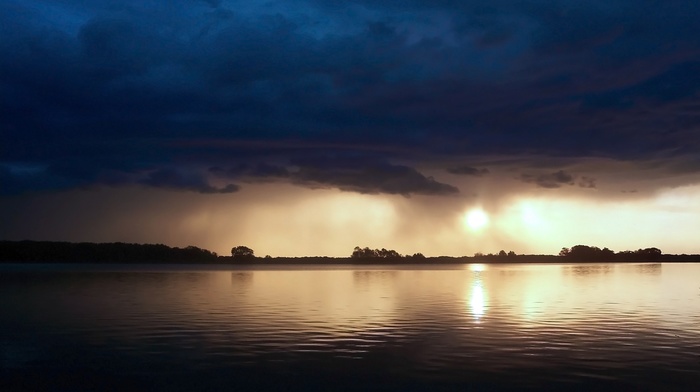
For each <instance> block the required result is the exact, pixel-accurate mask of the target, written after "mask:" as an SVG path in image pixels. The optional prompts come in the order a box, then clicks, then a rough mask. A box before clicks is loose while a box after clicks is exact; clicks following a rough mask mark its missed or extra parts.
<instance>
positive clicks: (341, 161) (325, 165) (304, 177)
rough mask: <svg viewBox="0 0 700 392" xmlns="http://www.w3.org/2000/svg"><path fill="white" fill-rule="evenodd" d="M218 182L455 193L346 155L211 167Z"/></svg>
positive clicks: (379, 162)
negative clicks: (283, 163) (280, 163)
mask: <svg viewBox="0 0 700 392" xmlns="http://www.w3.org/2000/svg"><path fill="white" fill-rule="evenodd" d="M209 172H210V173H212V174H213V175H215V176H217V177H220V178H229V179H237V180H241V181H248V182H250V181H278V180H280V179H283V180H287V181H291V182H292V183H294V184H297V185H301V186H306V187H311V188H337V189H340V190H344V191H351V192H358V193H368V194H376V193H386V194H399V195H404V196H410V195H412V194H416V195H454V194H457V193H459V189H457V188H455V187H454V186H451V185H449V184H444V183H441V182H438V181H436V180H435V179H433V178H431V177H426V176H425V175H423V174H421V173H420V172H418V171H417V170H416V169H414V168H412V167H409V166H405V165H397V164H392V163H389V162H386V161H385V160H383V159H381V158H377V157H376V156H372V155H367V154H364V155H362V156H355V155H351V156H348V155H347V154H336V155H327V154H326V155H315V156H297V157H295V158H292V159H291V163H290V166H289V167H283V166H278V165H273V164H268V163H258V164H256V165H247V164H240V165H236V166H233V167H230V168H228V169H224V168H221V167H213V168H210V169H209Z"/></svg>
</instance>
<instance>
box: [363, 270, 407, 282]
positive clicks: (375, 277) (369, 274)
mask: <svg viewBox="0 0 700 392" xmlns="http://www.w3.org/2000/svg"><path fill="white" fill-rule="evenodd" d="M398 274H399V271H353V273H352V277H353V280H354V282H355V283H358V284H371V283H378V282H381V283H386V282H389V281H391V280H394V279H396V278H397V277H398Z"/></svg>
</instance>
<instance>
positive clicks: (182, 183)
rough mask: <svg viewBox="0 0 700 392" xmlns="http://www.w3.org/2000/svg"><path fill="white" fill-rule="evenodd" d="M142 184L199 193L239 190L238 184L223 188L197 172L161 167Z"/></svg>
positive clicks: (143, 180) (142, 181)
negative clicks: (210, 182)
mask: <svg viewBox="0 0 700 392" xmlns="http://www.w3.org/2000/svg"><path fill="white" fill-rule="evenodd" d="M139 182H140V183H141V184H144V185H148V186H152V187H155V188H168V189H175V190H189V191H195V192H199V193H232V192H236V191H238V190H239V187H238V185H235V184H227V185H226V186H224V187H222V188H216V187H214V186H212V185H210V184H209V183H208V182H207V180H206V179H205V178H204V177H202V176H201V175H199V174H197V173H189V174H184V173H180V172H178V171H177V170H173V169H159V170H156V171H154V172H152V173H149V174H148V176H147V177H146V178H144V179H142V180H141V181H139Z"/></svg>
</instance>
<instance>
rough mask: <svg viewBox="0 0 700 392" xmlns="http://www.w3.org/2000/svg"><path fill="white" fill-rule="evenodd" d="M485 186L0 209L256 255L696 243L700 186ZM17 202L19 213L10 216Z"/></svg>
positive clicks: (143, 238)
mask: <svg viewBox="0 0 700 392" xmlns="http://www.w3.org/2000/svg"><path fill="white" fill-rule="evenodd" d="M482 192H483V194H484V195H485V196H483V197H442V198H435V197H427V196H426V197H420V196H415V197H410V198H407V197H403V196H397V195H395V196H391V195H389V196H388V195H364V194H358V193H352V192H341V191H338V190H320V189H317V190H311V189H305V188H300V187H295V186H292V185H279V184H266V185H251V186H248V187H246V188H245V189H244V190H242V191H240V192H238V193H235V194H231V195H200V194H192V193H173V192H160V193H159V192H153V191H145V190H142V189H138V188H131V189H126V190H116V191H115V190H111V191H109V192H107V191H74V192H72V193H65V194H53V195H43V196H37V197H34V198H27V199H19V198H18V199H14V200H11V201H10V202H8V203H4V204H3V205H4V206H5V210H3V211H2V212H3V216H6V217H8V219H9V221H8V222H10V224H13V225H14V226H13V233H12V235H4V236H3V237H4V238H7V239H25V238H30V239H39V240H41V239H49V240H68V241H95V242H103V241H104V242H111V241H125V242H151V243H165V244H168V245H173V246H187V245H195V246H199V247H203V248H207V249H210V250H213V251H215V252H218V253H219V254H228V253H229V252H230V249H231V247H233V246H235V245H246V246H249V247H251V248H253V249H254V250H255V252H256V254H257V255H259V256H264V255H267V254H269V255H272V256H307V255H328V256H348V255H349V254H350V253H351V252H352V249H353V248H354V247H355V246H363V247H364V246H369V247H372V248H387V249H395V250H396V251H398V252H399V253H402V254H413V253H415V252H422V253H424V254H426V255H428V256H438V255H452V256H460V255H473V254H474V253H476V252H483V253H489V252H493V253H496V252H498V251H499V250H501V249H503V250H506V251H509V250H513V251H515V252H516V253H519V254H523V253H528V254H556V253H558V251H559V250H560V249H561V248H562V247H564V246H573V245H576V244H587V245H593V246H600V247H609V248H610V249H613V250H615V251H620V250H626V249H632V250H634V249H638V248H641V247H651V246H656V247H659V248H660V249H662V251H664V252H665V253H694V252H698V251H699V249H698V247H697V233H700V219H698V217H699V216H700V186H686V187H676V188H664V189H661V190H659V191H657V192H655V193H652V194H650V195H648V196H647V197H641V196H638V195H634V197H633V198H632V197H631V198H627V199H622V198H618V199H614V198H612V199H611V198H603V197H598V198H594V197H590V196H588V195H577V194H573V193H572V194H562V193H561V192H559V193H557V192H546V191H539V192H537V193H535V192H511V193H503V194H497V193H496V192H494V191H493V190H488V189H486V190H482ZM489 192H491V194H493V195H494V196H493V197H488V195H489ZM52 205H63V206H65V208H63V209H61V210H57V209H54V208H52V207H51V206H52ZM482 209H483V211H484V214H485V216H486V217H487V219H488V221H487V224H484V225H483V226H480V227H479V228H478V229H475V227H473V226H471V225H470V224H469V218H468V217H469V212H470V211H479V210H482ZM14 213H17V215H16V216H22V217H25V219H24V220H17V221H12V219H16V218H13V214H14ZM27 216H29V217H31V219H32V221H27V220H26V217H27ZM480 219H483V217H482V218H480ZM38 221H41V222H42V224H41V225H37V224H36V222H38ZM465 221H466V223H465ZM13 222H14V223H13ZM5 230H7V229H5ZM56 233H59V234H58V235H57V234H56ZM8 237H9V238H8ZM13 237H14V238H13Z"/></svg>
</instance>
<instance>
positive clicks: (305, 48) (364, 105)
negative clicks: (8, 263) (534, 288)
mask: <svg viewBox="0 0 700 392" xmlns="http://www.w3.org/2000/svg"><path fill="white" fill-rule="evenodd" d="M698 15H700V4H699V3H697V1H691V0H675V1H651V0H633V1H632V0H619V1H613V2H611V1H599V0H591V1H586V2H581V1H573V0H570V1H564V0H542V1H540V0H533V1H515V0H492V1H489V2H484V1H476V0H460V1H449V0H430V1H427V0H426V1H424V0H404V1H393V0H374V1H361V0H359V1H335V0H326V1H322V0H307V1H303V0H299V1H293V2H290V1H275V0H271V1H254V0H247V1H227V0H220V1H217V0H209V1H205V0H201V1H198V0H171V1H168V2H162V1H149V0H139V1H132V0H119V1H112V0H93V1H89V2H86V1H78V0H52V1H39V0H21V1H20V0H4V1H3V2H2V3H0V37H3V38H2V40H0V216H2V219H0V239H6V240H21V239H32V240H60V241H91V242H113V241H123V242H139V243H164V244H167V245H170V246H187V245H194V246H199V247H203V248H206V249H210V250H212V251H216V252H217V253H219V254H229V253H230V249H231V247H233V246H237V245H245V246H249V247H251V248H253V249H254V250H255V252H256V254H257V255H259V256H263V255H267V254H269V255H272V256H304V255H328V256H348V255H349V254H350V253H351V252H352V249H353V248H354V247H355V246H361V247H365V246H368V247H371V248H387V249H395V250H397V251H398V252H399V253H402V254H413V253H416V252H422V253H424V254H425V255H428V256H438V255H451V256H460V255H472V254H474V253H476V252H483V253H489V252H498V251H499V250H501V249H504V250H506V251H509V250H513V251H515V252H516V253H529V254H557V253H558V252H559V250H560V249H561V248H562V247H570V246H573V245H577V244H585V245H591V246H599V247H601V248H602V247H608V248H610V249H613V250H615V251H621V250H627V249H631V250H634V249H638V248H646V247H652V246H655V247H658V248H660V249H661V250H662V251H664V253H698V252H700V245H697V237H698V234H700V24H698V23H697V16H698ZM475 211H477V212H475ZM475 214H476V215H475ZM475 216H477V218H478V219H475V218H474V217H475ZM475 222H476V223H475Z"/></svg>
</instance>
